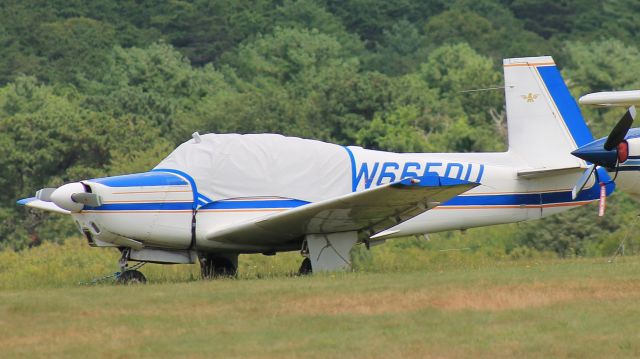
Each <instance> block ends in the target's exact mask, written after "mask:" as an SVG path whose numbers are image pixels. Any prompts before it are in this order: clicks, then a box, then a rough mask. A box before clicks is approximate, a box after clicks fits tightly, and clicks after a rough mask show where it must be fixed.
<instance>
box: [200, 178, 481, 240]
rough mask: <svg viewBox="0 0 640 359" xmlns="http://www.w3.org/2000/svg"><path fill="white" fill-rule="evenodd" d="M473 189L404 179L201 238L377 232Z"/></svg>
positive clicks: (455, 183)
mask: <svg viewBox="0 0 640 359" xmlns="http://www.w3.org/2000/svg"><path fill="white" fill-rule="evenodd" d="M477 185H478V184H477V183H473V182H468V181H462V180H455V179H449V178H443V177H438V176H426V177H420V178H417V179H404V180H401V181H398V182H395V183H391V184H387V185H382V186H379V187H375V188H372V189H368V190H365V191H361V192H354V193H349V194H346V195H344V196H341V197H338V198H332V199H328V200H325V201H321V202H316V203H311V204H307V205H304V206H301V207H297V208H294V209H291V210H288V211H286V212H281V213H277V214H273V215H270V216H267V217H262V218H261V219H258V220H253V221H250V222H244V223H241V224H237V225H233V226H230V227H227V228H223V229H220V230H216V231H214V232H212V233H209V234H207V236H206V238H207V239H209V240H214V241H221V242H231V241H233V242H236V243H261V244H264V243H276V242H286V241H289V240H293V239H296V238H299V237H301V236H304V235H306V234H318V233H336V232H346V231H369V232H370V233H371V234H373V233H375V232H377V231H381V230H384V229H387V228H390V227H392V226H395V225H397V224H399V223H402V222H404V221H406V220H408V219H410V218H413V217H415V216H417V215H419V214H421V213H424V212H426V211H427V210H429V209H431V208H433V207H435V206H437V205H439V204H440V203H442V202H446V201H447V200H449V199H451V198H453V197H455V196H457V195H459V194H461V193H463V192H466V191H468V190H470V189H471V188H474V187H476V186H477Z"/></svg>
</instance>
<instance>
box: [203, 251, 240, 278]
mask: <svg viewBox="0 0 640 359" xmlns="http://www.w3.org/2000/svg"><path fill="white" fill-rule="evenodd" d="M200 273H201V274H202V278H204V279H213V278H231V277H235V276H236V274H237V273H238V268H237V267H236V265H235V264H234V263H233V261H232V260H231V259H229V258H225V257H218V256H206V257H202V258H200Z"/></svg>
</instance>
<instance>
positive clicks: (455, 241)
mask: <svg viewBox="0 0 640 359" xmlns="http://www.w3.org/2000/svg"><path fill="white" fill-rule="evenodd" d="M517 230H518V228H517V226H515V225H514V226H500V227H490V228H485V229H478V230H470V231H469V232H470V233H468V234H462V233H460V232H449V233H443V234H436V235H432V236H431V237H430V240H425V239H417V238H413V237H412V238H401V239H394V240H389V241H387V243H385V244H384V245H379V246H374V247H372V248H371V250H367V249H366V248H365V247H364V246H362V245H359V246H356V247H355V248H354V250H352V252H351V257H352V264H353V265H352V268H353V270H354V271H358V272H397V271H405V272H407V271H441V270H446V269H474V268H480V267H487V266H495V265H503V264H505V263H513V262H514V261H519V262H527V263H529V262H532V261H533V262H536V261H549V260H553V259H555V258H556V256H555V254H553V253H550V252H538V251H535V250H529V249H527V248H518V249H516V250H513V249H511V250H509V251H507V250H506V248H507V246H508V244H507V243H504V241H505V240H504V238H508V237H509V236H510V235H513V232H515V231H517ZM118 258H119V252H118V251H117V250H116V249H113V248H91V247H89V246H87V244H86V242H85V241H84V240H82V239H81V238H79V237H72V238H69V239H67V240H66V241H63V242H62V243H61V244H56V243H52V242H45V243H43V244H42V245H41V246H38V247H34V248H31V249H27V250H23V251H18V252H14V251H11V250H5V251H0V290H1V289H24V288H43V287H65V286H77V285H79V284H81V283H88V282H91V281H92V279H94V278H99V277H104V276H108V275H111V274H114V273H115V272H116V271H118V270H119V267H118ZM301 259H302V258H301V257H300V255H299V253H297V252H289V253H279V254H277V255H275V256H264V255H261V254H255V255H241V256H240V259H239V268H238V273H239V274H238V278H239V279H252V278H265V277H283V276H291V275H293V274H295V273H296V272H297V270H298V267H299V265H300V262H301ZM141 271H142V272H143V273H144V274H145V276H146V277H147V278H148V279H149V281H151V282H154V283H164V282H187V281H194V280H198V279H199V278H200V269H199V265H198V264H197V263H196V264H192V265H161V264H147V265H145V266H144V267H143V268H142V269H141ZM100 283H105V284H112V283H113V278H111V279H107V280H104V281H102V282H100Z"/></svg>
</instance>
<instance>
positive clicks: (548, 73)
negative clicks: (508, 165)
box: [504, 56, 593, 169]
mask: <svg viewBox="0 0 640 359" xmlns="http://www.w3.org/2000/svg"><path fill="white" fill-rule="evenodd" d="M504 82H505V98H506V106H507V125H508V131H509V152H511V153H513V154H514V155H517V156H518V157H520V158H521V159H522V160H523V161H524V162H525V163H526V164H527V165H529V166H530V167H531V168H540V169H543V168H549V169H554V168H566V167H576V166H584V165H585V163H584V161H582V160H580V159H578V158H576V157H574V156H572V155H571V151H573V150H575V149H576V148H578V147H580V146H582V145H584V144H587V143H589V142H591V141H593V136H592V135H591V132H590V131H589V128H588V127H587V125H586V123H585V122H584V119H583V118H582V114H581V113H580V109H579V108H578V105H577V103H576V101H575V100H574V99H573V97H571V94H570V93H569V89H568V88H567V86H566V84H565V83H564V80H563V79H562V76H561V75H560V71H558V68H557V67H556V65H555V63H554V61H553V58H551V57H550V56H543V57H528V58H518V59H505V60H504Z"/></svg>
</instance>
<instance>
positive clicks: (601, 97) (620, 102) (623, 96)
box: [578, 90, 640, 107]
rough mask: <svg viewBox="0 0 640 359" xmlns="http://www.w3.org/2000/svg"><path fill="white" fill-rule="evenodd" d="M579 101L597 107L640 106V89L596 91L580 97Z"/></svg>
mask: <svg viewBox="0 0 640 359" xmlns="http://www.w3.org/2000/svg"><path fill="white" fill-rule="evenodd" d="M578 102H580V104H581V105H591V106H596V107H613V106H623V107H629V106H634V105H635V106H639V105H640V90H632V91H606V92H595V93H590V94H588V95H584V96H582V97H580V100H578Z"/></svg>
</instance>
